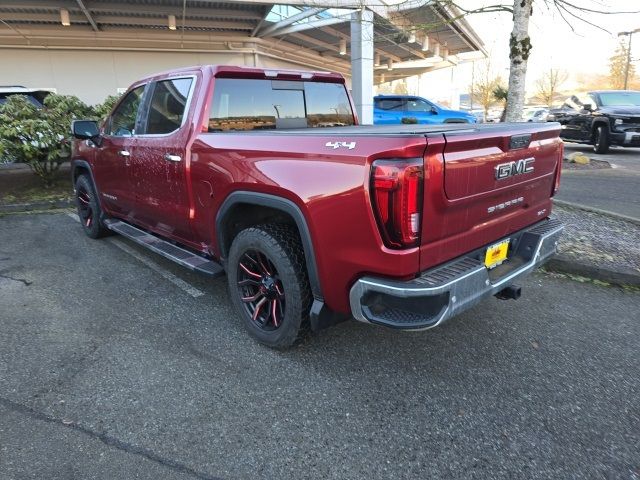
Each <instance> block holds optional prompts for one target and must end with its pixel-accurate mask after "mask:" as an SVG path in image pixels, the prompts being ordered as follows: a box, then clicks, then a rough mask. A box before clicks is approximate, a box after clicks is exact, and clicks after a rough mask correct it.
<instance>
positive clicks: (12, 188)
mask: <svg viewBox="0 0 640 480" xmlns="http://www.w3.org/2000/svg"><path fill="white" fill-rule="evenodd" d="M71 198H73V187H72V185H71V178H70V177H69V170H68V169H64V170H61V171H59V172H58V174H57V176H56V178H55V180H54V182H53V185H52V186H51V187H49V188H46V187H45V186H44V184H43V183H42V180H41V179H40V178H39V177H37V176H36V175H35V174H33V173H32V172H31V170H20V171H15V170H13V171H11V170H5V171H1V170H0V205H14V204H21V203H38V202H50V201H60V200H70V199H71Z"/></svg>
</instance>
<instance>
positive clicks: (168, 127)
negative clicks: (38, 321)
mask: <svg viewBox="0 0 640 480" xmlns="http://www.w3.org/2000/svg"><path fill="white" fill-rule="evenodd" d="M192 82H193V79H191V78H178V79H174V80H163V81H160V82H157V83H156V86H155V88H154V90H153V96H152V97H151V102H150V105H149V114H148V115H147V128H146V130H145V133H146V134H148V135H163V134H167V133H171V132H174V131H176V130H177V129H178V128H180V126H181V125H182V119H183V117H184V115H185V110H186V106H187V99H188V98H189V90H190V89H191V83H192Z"/></svg>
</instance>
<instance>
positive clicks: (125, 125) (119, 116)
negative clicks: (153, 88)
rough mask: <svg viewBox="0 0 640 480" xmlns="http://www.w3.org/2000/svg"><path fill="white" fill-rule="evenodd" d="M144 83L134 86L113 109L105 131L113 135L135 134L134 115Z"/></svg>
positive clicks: (126, 135)
mask: <svg viewBox="0 0 640 480" xmlns="http://www.w3.org/2000/svg"><path fill="white" fill-rule="evenodd" d="M144 87H145V86H144V85H140V86H139V87H136V88H134V89H133V90H131V91H130V92H129V93H127V96H126V97H124V99H123V100H122V102H120V104H119V105H118V107H117V108H116V109H115V111H114V112H113V114H112V115H111V118H110V119H109V121H108V123H107V128H106V129H105V133H106V134H107V135H111V136H114V137H130V136H131V135H134V134H135V129H136V117H137V116H138V108H139V107H140V101H141V100H142V94H143V92H144Z"/></svg>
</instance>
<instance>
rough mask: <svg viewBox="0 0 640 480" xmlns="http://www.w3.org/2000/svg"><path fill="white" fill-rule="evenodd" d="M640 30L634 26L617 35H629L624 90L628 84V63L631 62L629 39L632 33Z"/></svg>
mask: <svg viewBox="0 0 640 480" xmlns="http://www.w3.org/2000/svg"><path fill="white" fill-rule="evenodd" d="M638 32H640V28H636V29H635V30H632V31H629V32H620V33H619V34H618V36H619V37H621V36H623V35H626V36H628V37H629V44H628V45H627V63H626V65H625V67H624V89H625V90H626V89H627V87H628V86H629V65H630V64H631V39H632V38H633V34H634V33H638Z"/></svg>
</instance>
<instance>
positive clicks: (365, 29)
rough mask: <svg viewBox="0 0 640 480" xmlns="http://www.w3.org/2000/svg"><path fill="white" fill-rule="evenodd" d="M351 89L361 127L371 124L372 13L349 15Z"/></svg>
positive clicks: (368, 11) (362, 10)
mask: <svg viewBox="0 0 640 480" xmlns="http://www.w3.org/2000/svg"><path fill="white" fill-rule="evenodd" d="M351 88H352V95H353V101H354V103H355V106H356V111H357V112H358V118H359V119H360V123H361V124H362V125H372V124H373V12H372V11H371V10H367V9H366V8H362V9H361V10H358V11H357V12H355V13H353V14H352V15H351Z"/></svg>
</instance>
